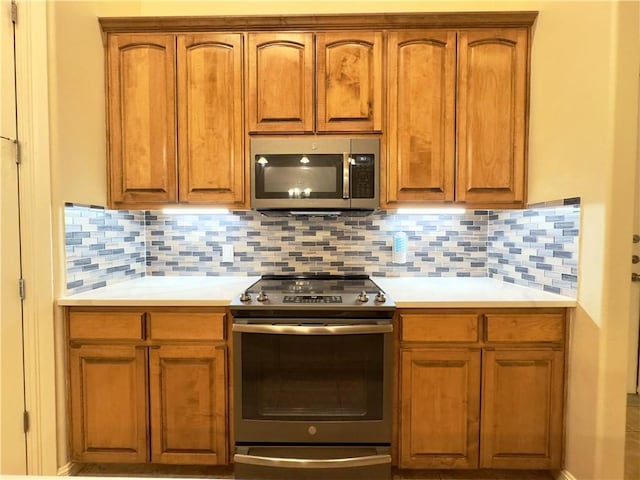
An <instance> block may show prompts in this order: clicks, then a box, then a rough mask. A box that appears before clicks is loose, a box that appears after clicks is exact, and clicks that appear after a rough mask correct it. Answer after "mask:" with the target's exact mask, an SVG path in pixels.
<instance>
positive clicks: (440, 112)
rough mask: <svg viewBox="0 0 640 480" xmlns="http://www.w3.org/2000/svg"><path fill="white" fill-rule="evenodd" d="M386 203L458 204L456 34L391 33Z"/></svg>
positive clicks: (439, 32)
mask: <svg viewBox="0 0 640 480" xmlns="http://www.w3.org/2000/svg"><path fill="white" fill-rule="evenodd" d="M388 65H389V67H388V72H389V73H388V74H389V81H388V85H389V90H388V91H389V100H388V105H389V123H388V132H389V136H388V146H389V155H388V170H387V203H388V204H389V205H390V206H394V205H395V204H398V203H403V202H422V201H447V202H452V201H453V200H454V190H453V186H454V175H455V162H454V158H455V157H454V155H455V88H456V83H455V81H456V32H450V31H443V30H418V31H406V32H390V33H389V37H388Z"/></svg>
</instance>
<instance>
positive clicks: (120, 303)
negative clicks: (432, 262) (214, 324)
mask: <svg viewBox="0 0 640 480" xmlns="http://www.w3.org/2000/svg"><path fill="white" fill-rule="evenodd" d="M230 302H231V300H175V299H174V300H171V299H168V300H145V299H141V300H131V299H122V300H118V299H108V300H72V299H64V298H61V299H59V300H58V301H57V304H58V305H59V306H61V307H228V306H229V304H230ZM395 303H396V309H402V308H553V307H563V308H570V307H576V306H577V305H578V302H577V301H575V300H574V301H567V300H537V301H536V300H434V301H400V302H395Z"/></svg>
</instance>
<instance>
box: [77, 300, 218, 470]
mask: <svg viewBox="0 0 640 480" xmlns="http://www.w3.org/2000/svg"><path fill="white" fill-rule="evenodd" d="M225 322H226V314H225V313H224V311H223V310H220V309H204V308H202V309H194V308H186V307H185V308H171V309H169V308H159V307H158V308H152V309H151V308H150V309H146V310H138V309H127V308H97V307H96V308H85V307H73V308H70V309H69V311H68V338H69V347H70V348H69V379H70V381H69V389H70V392H69V393H70V395H69V398H70V403H71V437H72V457H73V460H74V461H76V462H85V463H90V462H103V463H145V462H151V463H164V464H209V465H215V464H226V463H227V461H228V427H227V424H228V418H227V417H228V415H227V345H226V342H225V328H226V327H225Z"/></svg>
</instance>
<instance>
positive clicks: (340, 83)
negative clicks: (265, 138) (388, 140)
mask: <svg viewBox="0 0 640 480" xmlns="http://www.w3.org/2000/svg"><path fill="white" fill-rule="evenodd" d="M316 51H317V53H316V55H317V59H316V63H317V78H316V88H317V114H316V117H317V118H316V121H317V127H316V129H317V130H318V131H319V132H339V131H354V132H355V131H358V132H366V131H373V132H380V131H382V81H383V78H382V32H327V33H318V34H317V35H316Z"/></svg>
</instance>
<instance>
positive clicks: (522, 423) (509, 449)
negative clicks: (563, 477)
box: [480, 349, 564, 469]
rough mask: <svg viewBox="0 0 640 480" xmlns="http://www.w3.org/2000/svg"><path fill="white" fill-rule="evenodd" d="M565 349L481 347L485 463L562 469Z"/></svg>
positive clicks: (482, 457)
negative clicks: (491, 348)
mask: <svg viewBox="0 0 640 480" xmlns="http://www.w3.org/2000/svg"><path fill="white" fill-rule="evenodd" d="M563 358H564V356H563V352H562V351H561V350H552V349H545V350H529V349H508V350H486V351H484V352H483V362H482V368H483V381H482V387H483V388H482V389H483V392H484V394H483V397H482V399H483V401H482V426H481V431H482V436H481V441H480V445H481V448H480V466H481V467H483V468H530V469H551V468H559V467H560V462H561V452H562V403H563V398H564V394H563V384H564V382H563V372H564V362H563Z"/></svg>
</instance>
